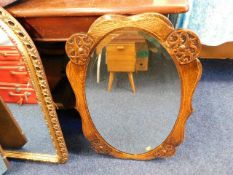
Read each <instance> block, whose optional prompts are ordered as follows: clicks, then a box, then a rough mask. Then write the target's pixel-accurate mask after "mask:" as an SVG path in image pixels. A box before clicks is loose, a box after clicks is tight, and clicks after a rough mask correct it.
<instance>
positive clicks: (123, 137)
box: [86, 57, 180, 153]
mask: <svg viewBox="0 0 233 175" xmlns="http://www.w3.org/2000/svg"><path fill="white" fill-rule="evenodd" d="M103 62H104V61H103ZM149 64H150V65H149V70H148V71H146V72H137V73H134V81H135V86H136V94H133V92H132V90H131V87H130V84H129V80H128V76H127V73H119V74H116V78H115V80H114V82H113V87H112V91H111V92H108V91H107V84H108V72H107V70H106V69H104V68H102V72H101V82H100V83H97V82H96V74H95V72H96V69H95V67H96V65H95V63H93V65H92V69H90V72H89V77H88V80H87V82H86V99H87V103H88V106H89V112H90V114H91V116H92V119H93V121H94V124H95V127H96V128H97V130H98V131H99V132H100V134H101V135H102V136H103V138H104V139H105V140H106V141H107V142H108V143H109V144H111V145H112V146H113V147H115V148H118V150H120V151H123V152H128V153H144V152H147V151H148V150H150V149H153V148H154V147H156V146H158V145H160V144H161V143H162V142H163V141H164V140H165V139H166V137H167V136H168V134H169V133H170V131H171V130H172V128H173V125H174V123H175V121H176V118H177V115H178V112H179V107H180V80H179V77H178V73H177V70H176V67H175V65H174V63H173V61H172V60H170V58H161V57H156V58H155V57H153V58H152V59H151V60H149ZM103 66H104V65H103Z"/></svg>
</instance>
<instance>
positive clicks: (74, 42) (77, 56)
mask: <svg viewBox="0 0 233 175" xmlns="http://www.w3.org/2000/svg"><path fill="white" fill-rule="evenodd" d="M93 44H94V40H93V38H92V37H91V36H89V35H87V34H85V33H78V34H74V35H72V36H71V37H70V38H69V39H68V40H67V42H66V53H67V55H68V57H69V58H70V60H71V61H72V62H73V63H74V64H78V65H85V64H86V63H87V59H89V54H90V51H91V48H92V47H93Z"/></svg>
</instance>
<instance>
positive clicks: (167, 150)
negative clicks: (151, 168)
mask: <svg viewBox="0 0 233 175" xmlns="http://www.w3.org/2000/svg"><path fill="white" fill-rule="evenodd" d="M175 152H176V149H175V147H174V146H173V145H169V144H165V145H162V146H161V147H159V148H158V150H157V151H156V152H155V153H154V156H155V157H156V158H164V157H169V156H172V155H174V154H175Z"/></svg>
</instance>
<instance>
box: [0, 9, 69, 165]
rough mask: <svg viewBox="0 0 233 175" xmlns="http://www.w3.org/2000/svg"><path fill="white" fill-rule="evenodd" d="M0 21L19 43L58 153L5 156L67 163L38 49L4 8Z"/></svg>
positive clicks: (12, 151)
mask: <svg viewBox="0 0 233 175" xmlns="http://www.w3.org/2000/svg"><path fill="white" fill-rule="evenodd" d="M0 21H1V22H2V23H4V24H5V25H6V26H7V27H8V28H7V29H6V30H7V33H8V34H10V35H12V36H14V41H15V42H16V44H17V47H18V50H19V51H20V53H21V55H22V58H23V61H24V63H25V66H26V68H27V71H28V73H29V76H30V79H31V82H32V84H33V87H34V89H35V91H36V97H37V99H38V104H39V105H40V107H41V109H42V112H43V114H44V118H43V119H44V122H45V123H46V126H47V127H48V130H49V135H50V136H51V140H52V143H53V146H54V149H55V154H54V155H53V154H51V155H50V154H44V153H42V154H40V153H33V152H23V151H17V150H5V149H4V154H5V156H6V157H8V158H16V159H26V160H33V161H41V162H51V163H65V162H66V161H67V160H68V152H67V148H66V144H65V140H64V137H63V134H62V131H61V127H60V124H59V120H58V118H57V113H56V110H55V105H54V102H53V99H52V96H51V93H50V90H49V86H48V82H47V79H46V75H45V72H44V69H43V65H42V62H41V59H40V56H39V53H38V51H37V49H36V46H35V45H34V43H33V41H32V40H31V38H30V36H29V35H28V34H27V32H26V31H25V30H24V29H23V27H22V26H21V25H20V24H19V22H18V21H17V20H16V19H14V17H12V16H11V15H10V14H9V13H8V12H7V11H6V10H4V9H3V8H2V7H0ZM2 28H3V30H4V26H2ZM9 29H10V30H9ZM38 144H40V143H38Z"/></svg>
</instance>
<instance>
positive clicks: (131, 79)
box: [128, 72, 136, 94]
mask: <svg viewBox="0 0 233 175" xmlns="http://www.w3.org/2000/svg"><path fill="white" fill-rule="evenodd" d="M128 77H129V82H130V86H131V89H132V91H133V93H134V94H135V93H136V88H135V84H134V79H133V73H132V72H128Z"/></svg>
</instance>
